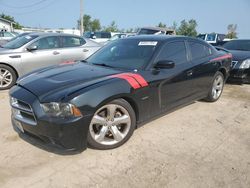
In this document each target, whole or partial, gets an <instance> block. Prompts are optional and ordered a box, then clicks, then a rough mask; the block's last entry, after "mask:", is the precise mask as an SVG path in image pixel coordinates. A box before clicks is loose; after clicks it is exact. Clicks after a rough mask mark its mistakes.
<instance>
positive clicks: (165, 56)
mask: <svg viewBox="0 0 250 188" xmlns="http://www.w3.org/2000/svg"><path fill="white" fill-rule="evenodd" d="M157 59H158V60H169V61H173V62H175V64H181V63H185V62H187V53H186V46H185V43H184V42H181V41H178V42H172V43H168V44H165V45H164V46H163V48H162V50H161V51H160V53H159V55H158V58H157Z"/></svg>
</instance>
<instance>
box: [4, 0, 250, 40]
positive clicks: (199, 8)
mask: <svg viewBox="0 0 250 188" xmlns="http://www.w3.org/2000/svg"><path fill="white" fill-rule="evenodd" d="M1 12H3V13H5V14H8V15H11V16H14V17H15V19H16V21H18V22H19V23H20V24H21V25H24V26H29V27H46V28H73V27H76V20H77V19H79V15H80V0H0V13H1ZM84 13H85V14H89V15H91V16H92V17H93V18H97V19H99V20H100V21H101V24H102V25H108V24H110V23H111V22H112V21H113V20H114V21H116V23H117V24H118V27H119V28H125V29H128V28H135V27H142V26H155V25H157V24H158V23H159V22H163V23H165V24H167V26H171V25H172V23H173V22H174V21H176V22H177V23H180V21H181V20H183V19H186V20H189V19H192V18H193V19H195V20H196V21H197V22H198V28H197V30H198V32H200V33H203V32H218V33H226V32H227V25H228V24H231V23H232V24H237V25H238V28H237V32H238V33H239V34H238V36H239V37H240V38H250V14H249V13H250V0H84Z"/></svg>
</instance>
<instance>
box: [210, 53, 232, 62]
mask: <svg viewBox="0 0 250 188" xmlns="http://www.w3.org/2000/svg"><path fill="white" fill-rule="evenodd" d="M227 58H232V54H226V55H223V56H221V57H217V58H214V59H212V60H210V61H219V60H222V59H227Z"/></svg>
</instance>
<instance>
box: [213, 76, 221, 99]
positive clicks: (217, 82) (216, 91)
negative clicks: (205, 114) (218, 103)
mask: <svg viewBox="0 0 250 188" xmlns="http://www.w3.org/2000/svg"><path fill="white" fill-rule="evenodd" d="M223 86H224V79H223V77H222V76H221V75H217V76H216V78H215V79H214V83H213V88H212V97H213V99H218V98H219V97H220V95H221V93H222V90H223Z"/></svg>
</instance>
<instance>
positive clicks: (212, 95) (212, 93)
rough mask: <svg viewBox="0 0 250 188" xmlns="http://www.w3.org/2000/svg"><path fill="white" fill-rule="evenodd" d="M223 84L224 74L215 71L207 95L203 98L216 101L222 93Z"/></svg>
mask: <svg viewBox="0 0 250 188" xmlns="http://www.w3.org/2000/svg"><path fill="white" fill-rule="evenodd" d="M224 85H225V78H224V75H223V74H222V73H221V72H216V74H215V75H214V79H213V82H212V85H211V87H210V90H209V93H208V96H207V97H206V98H205V100H206V101H208V102H215V101H217V100H218V99H219V98H220V96H221V94H222V91H223V88H224Z"/></svg>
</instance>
